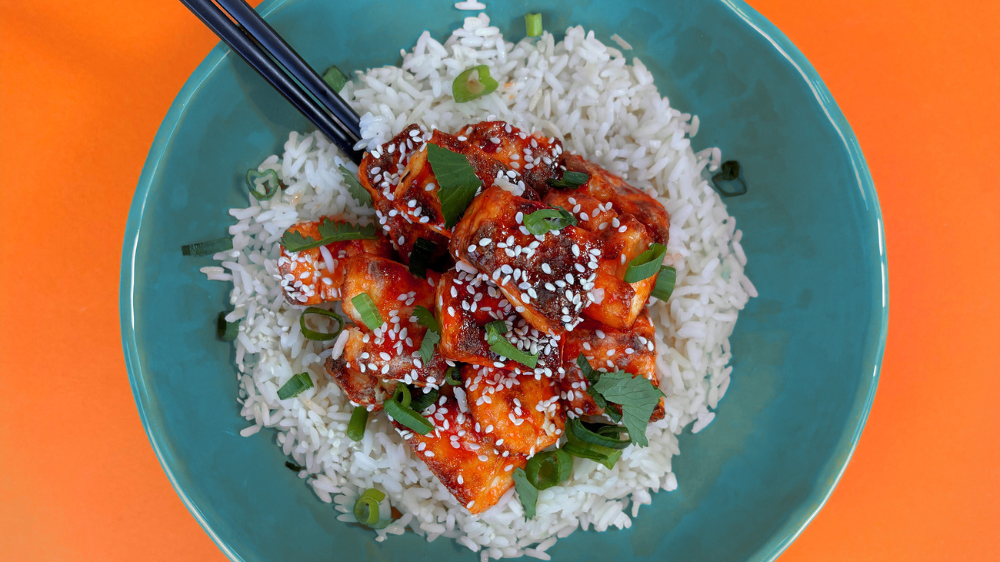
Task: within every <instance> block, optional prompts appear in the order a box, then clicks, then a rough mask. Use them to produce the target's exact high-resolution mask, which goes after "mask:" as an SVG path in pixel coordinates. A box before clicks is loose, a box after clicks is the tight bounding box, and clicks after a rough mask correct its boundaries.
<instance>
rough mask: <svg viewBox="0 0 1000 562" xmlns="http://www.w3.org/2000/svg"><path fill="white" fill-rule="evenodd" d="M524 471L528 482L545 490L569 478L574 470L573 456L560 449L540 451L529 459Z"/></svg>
mask: <svg viewBox="0 0 1000 562" xmlns="http://www.w3.org/2000/svg"><path fill="white" fill-rule="evenodd" d="M524 472H525V475H526V476H527V477H528V482H531V484H532V485H533V486H534V487H535V488H537V489H538V490H545V489H547V488H551V487H553V486H556V485H558V484H560V483H561V482H564V481H565V480H566V479H568V478H569V475H570V473H572V472H573V458H572V457H571V456H570V455H569V453H566V452H565V451H562V450H560V449H556V450H554V451H546V452H543V453H538V454H536V455H535V456H533V457H531V459H530V460H528V465H527V466H526V467H525V470H524Z"/></svg>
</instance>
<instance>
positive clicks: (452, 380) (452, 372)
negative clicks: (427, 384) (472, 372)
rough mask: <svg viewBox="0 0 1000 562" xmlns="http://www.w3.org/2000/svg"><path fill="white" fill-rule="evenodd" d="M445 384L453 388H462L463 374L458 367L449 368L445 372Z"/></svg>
mask: <svg viewBox="0 0 1000 562" xmlns="http://www.w3.org/2000/svg"><path fill="white" fill-rule="evenodd" d="M444 382H446V383H448V384H449V385H451V386H461V384H462V373H461V372H460V370H459V368H458V366H451V367H448V370H447V371H445V372H444Z"/></svg>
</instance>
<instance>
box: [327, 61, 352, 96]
mask: <svg viewBox="0 0 1000 562" xmlns="http://www.w3.org/2000/svg"><path fill="white" fill-rule="evenodd" d="M348 80H350V79H349V78H348V77H347V75H346V74H344V73H343V71H341V70H340V69H339V68H337V67H336V65H334V66H331V67H330V68H328V69H326V72H324V73H323V81H324V82H326V85H327V86H330V89H332V90H333V91H334V92H337V93H338V94H339V93H340V91H341V90H343V89H344V86H346V85H347V82H348Z"/></svg>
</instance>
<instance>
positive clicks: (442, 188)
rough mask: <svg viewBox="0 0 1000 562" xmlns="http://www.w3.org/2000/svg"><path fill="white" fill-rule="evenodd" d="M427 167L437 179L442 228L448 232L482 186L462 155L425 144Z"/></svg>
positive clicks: (467, 160)
mask: <svg viewBox="0 0 1000 562" xmlns="http://www.w3.org/2000/svg"><path fill="white" fill-rule="evenodd" d="M427 163H428V164H430V165H431V171H432V172H434V177H435V178H436V179H437V183H438V193H437V194H438V199H440V200H441V214H442V215H444V225H445V227H447V228H451V227H453V226H455V224H456V223H458V220H459V219H460V218H462V215H463V214H465V210H466V209H467V208H468V207H469V204H470V203H472V200H473V199H475V198H476V191H478V190H479V188H480V187H482V185H483V182H482V181H481V180H480V179H479V177H478V176H476V171H475V170H474V169H473V168H472V164H469V159H468V158H466V157H465V155H463V154H459V153H457V152H452V151H451V150H448V149H447V148H441V147H440V146H438V145H436V144H431V143H427Z"/></svg>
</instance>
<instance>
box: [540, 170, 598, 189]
mask: <svg viewBox="0 0 1000 562" xmlns="http://www.w3.org/2000/svg"><path fill="white" fill-rule="evenodd" d="M589 179H590V176H589V175H587V174H585V173H583V172H570V171H567V172H565V173H563V177H561V178H559V179H551V178H550V179H547V180H545V183H547V184H549V186H551V187H562V188H566V189H576V188H578V187H580V186H581V185H583V184H585V183H587V180H589Z"/></svg>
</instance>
